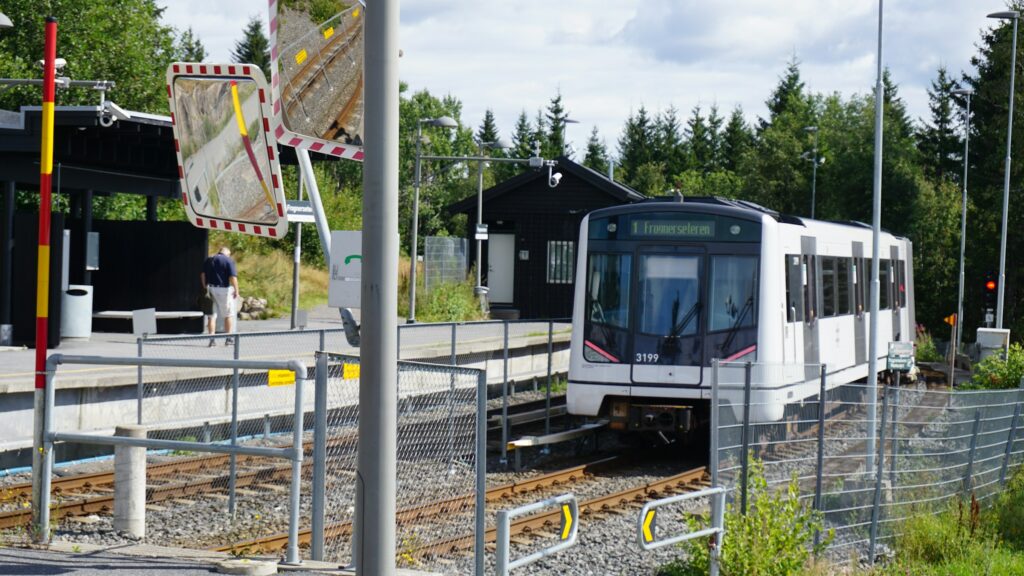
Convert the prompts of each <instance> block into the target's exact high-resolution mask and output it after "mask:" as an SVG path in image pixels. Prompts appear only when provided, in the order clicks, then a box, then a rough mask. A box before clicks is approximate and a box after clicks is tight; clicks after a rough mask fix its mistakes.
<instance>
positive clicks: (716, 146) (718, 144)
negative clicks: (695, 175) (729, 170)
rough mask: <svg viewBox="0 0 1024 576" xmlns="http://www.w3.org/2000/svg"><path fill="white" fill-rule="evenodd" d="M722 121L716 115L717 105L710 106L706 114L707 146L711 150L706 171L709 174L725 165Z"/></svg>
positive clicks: (719, 116)
mask: <svg viewBox="0 0 1024 576" xmlns="http://www.w3.org/2000/svg"><path fill="white" fill-rule="evenodd" d="M724 121H725V119H724V118H722V115H721V114H719V113H718V105H717V104H712V105H711V110H710V111H709V112H708V144H709V148H710V149H711V158H710V161H709V162H708V169H709V171H711V172H715V171H718V170H721V169H722V167H723V166H724V165H725V159H724V158H723V157H722V150H723V143H722V138H723V137H724V134H723V133H722V124H723V122H724Z"/></svg>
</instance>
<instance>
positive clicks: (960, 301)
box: [951, 88, 974, 355]
mask: <svg viewBox="0 0 1024 576" xmlns="http://www.w3.org/2000/svg"><path fill="white" fill-rule="evenodd" d="M951 94H956V95H957V96H966V97H967V106H966V107H965V108H964V179H963V188H964V191H963V202H962V204H961V207H960V288H959V292H958V294H957V299H956V339H955V341H954V344H953V354H954V355H955V354H956V353H957V351H959V350H960V339H961V338H962V337H963V333H964V330H963V318H964V252H965V251H966V248H967V150H968V147H967V145H968V140H969V139H970V137H971V96H972V95H973V94H974V90H972V89H970V88H959V89H957V90H953V91H952V92H951Z"/></svg>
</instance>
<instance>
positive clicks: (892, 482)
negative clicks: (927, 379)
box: [889, 372, 900, 489]
mask: <svg viewBox="0 0 1024 576" xmlns="http://www.w3.org/2000/svg"><path fill="white" fill-rule="evenodd" d="M899 385H900V373H899V372H896V388H895V389H894V390H893V391H892V396H893V398H892V424H891V426H892V430H890V436H892V448H891V451H892V454H890V455H889V488H890V489H893V488H895V487H896V456H897V455H898V454H899V444H898V443H897V442H898V439H897V437H896V423H897V420H896V416H897V414H896V411H897V410H899V406H900V388H899Z"/></svg>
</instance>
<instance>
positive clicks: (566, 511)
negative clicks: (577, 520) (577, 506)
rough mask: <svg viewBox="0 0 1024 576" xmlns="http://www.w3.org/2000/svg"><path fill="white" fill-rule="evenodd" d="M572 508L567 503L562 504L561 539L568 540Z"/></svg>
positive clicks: (570, 531)
mask: <svg viewBox="0 0 1024 576" xmlns="http://www.w3.org/2000/svg"><path fill="white" fill-rule="evenodd" d="M572 523H573V517H572V509H571V508H569V505H568V504H562V540H568V539H569V534H571V533H572Z"/></svg>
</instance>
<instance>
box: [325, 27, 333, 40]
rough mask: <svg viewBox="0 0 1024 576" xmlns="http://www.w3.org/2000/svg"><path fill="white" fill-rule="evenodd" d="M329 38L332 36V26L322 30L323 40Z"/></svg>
mask: <svg viewBox="0 0 1024 576" xmlns="http://www.w3.org/2000/svg"><path fill="white" fill-rule="evenodd" d="M331 36H334V26H328V27H327V29H326V30H324V40H326V39H328V38H330V37H331Z"/></svg>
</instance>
